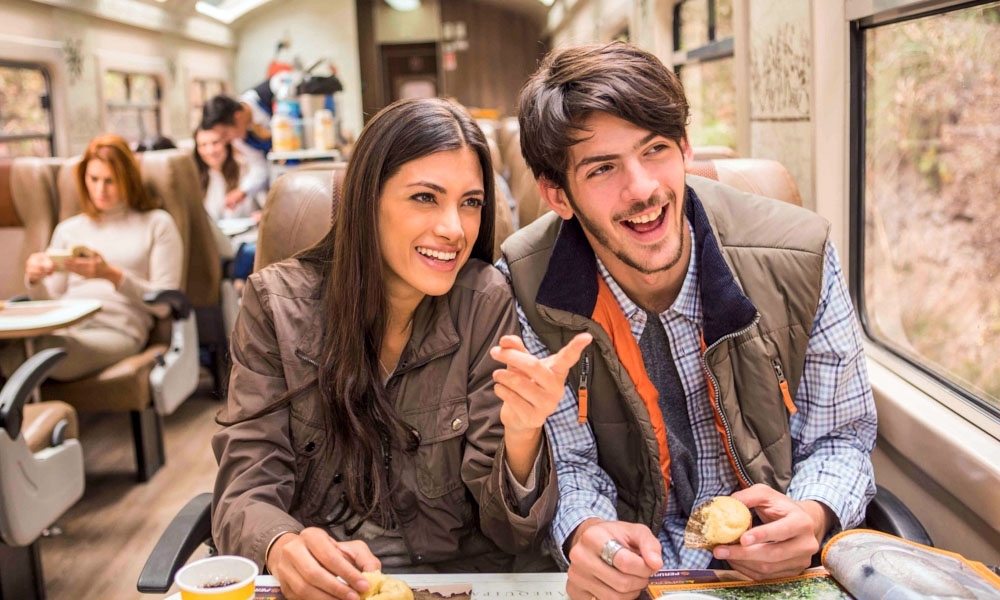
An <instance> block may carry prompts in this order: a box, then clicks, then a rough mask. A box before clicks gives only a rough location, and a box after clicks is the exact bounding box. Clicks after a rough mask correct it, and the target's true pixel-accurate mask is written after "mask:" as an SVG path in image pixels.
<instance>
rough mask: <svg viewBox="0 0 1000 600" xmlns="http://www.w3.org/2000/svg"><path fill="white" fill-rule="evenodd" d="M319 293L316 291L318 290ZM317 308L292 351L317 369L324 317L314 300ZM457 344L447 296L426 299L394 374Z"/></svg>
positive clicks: (423, 301) (418, 309)
mask: <svg viewBox="0 0 1000 600" xmlns="http://www.w3.org/2000/svg"><path fill="white" fill-rule="evenodd" d="M317 292H318V290H317ZM313 306H315V307H316V309H315V310H313V311H312V312H313V315H312V320H311V322H310V325H309V327H308V328H307V329H306V330H305V331H303V332H302V337H301V338H300V339H299V343H298V345H297V346H296V349H295V355H296V356H297V357H299V358H300V359H302V360H305V361H306V362H309V363H311V364H313V365H314V366H317V367H318V366H319V362H320V341H321V339H322V334H323V326H324V325H323V314H322V311H321V310H319V306H320V304H319V297H318V296H317V297H316V301H315V304H314V305H313ZM459 343H460V338H459V335H458V330H456V329H455V321H454V319H453V318H452V316H451V310H450V307H449V303H448V294H445V295H444V296H426V297H425V298H424V299H423V300H422V301H421V302H420V304H419V305H418V306H417V310H416V312H415V313H414V314H413V332H412V333H411V334H410V341H409V342H407V344H406V347H405V348H404V349H403V353H402V355H401V356H400V358H399V367H398V368H397V369H396V372H400V373H401V372H403V371H406V370H409V369H410V368H412V367H414V366H418V365H421V364H423V363H425V362H427V361H429V360H431V359H433V358H437V357H438V356H441V355H444V354H447V353H449V352H454V350H455V349H456V348H458V345H459Z"/></svg>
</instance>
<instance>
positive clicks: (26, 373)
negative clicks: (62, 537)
mask: <svg viewBox="0 0 1000 600" xmlns="http://www.w3.org/2000/svg"><path fill="white" fill-rule="evenodd" d="M65 356H66V351H65V350H63V349H61V348H50V349H46V350H42V351H39V352H38V353H37V354H35V355H33V356H31V357H30V358H29V359H28V360H27V361H25V362H24V363H23V364H22V365H21V366H20V367H18V369H17V370H16V371H15V372H14V373H13V374H12V375H11V377H10V379H9V380H7V382H6V383H5V384H4V386H3V389H2V390H0V562H2V564H3V565H4V567H3V572H2V573H0V590H2V591H0V595H3V594H8V595H3V597H6V598H11V597H16V598H24V599H31V598H43V597H44V592H41V593H39V591H40V590H44V585H45V582H44V578H43V576H42V563H41V560H40V557H39V550H38V539H39V537H40V536H41V535H42V533H43V531H44V530H45V528H47V527H50V526H51V525H52V524H53V523H54V522H55V521H56V519H58V518H59V517H60V516H61V515H62V514H63V513H64V512H66V510H67V509H69V507H71V506H72V505H73V504H74V503H76V501H77V500H79V499H80V497H81V496H83V488H84V467H83V450H82V448H81V447H80V443H79V441H77V440H76V433H77V425H76V411H74V410H73V408H72V407H71V406H69V405H68V404H65V403H62V402H40V403H36V404H27V401H28V398H29V396H30V395H31V394H32V392H33V391H34V389H35V388H36V387H37V386H38V384H39V383H41V381H42V380H43V379H45V377H47V376H48V373H49V371H50V370H51V369H52V367H54V366H55V365H56V364H57V363H58V362H59V361H60V360H62V359H63V358H64V357H65Z"/></svg>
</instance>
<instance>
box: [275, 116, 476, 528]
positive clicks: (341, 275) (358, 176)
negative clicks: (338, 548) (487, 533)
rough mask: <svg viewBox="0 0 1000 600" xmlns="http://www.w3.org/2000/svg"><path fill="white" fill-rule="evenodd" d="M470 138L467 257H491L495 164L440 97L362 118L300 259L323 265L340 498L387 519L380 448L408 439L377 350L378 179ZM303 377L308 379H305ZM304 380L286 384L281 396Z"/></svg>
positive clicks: (325, 368)
mask: <svg viewBox="0 0 1000 600" xmlns="http://www.w3.org/2000/svg"><path fill="white" fill-rule="evenodd" d="M465 147H467V148H471V149H472V150H473V151H474V152H475V153H476V155H477V157H478V158H479V165H480V168H481V169H482V173H483V189H484V191H485V196H484V200H485V205H484V206H483V208H482V218H481V221H480V225H479V235H478V237H477V238H476V243H475V245H474V246H473V249H472V254H471V257H470V258H478V259H480V260H484V261H486V262H491V260H492V253H493V227H494V202H496V199H495V195H494V189H493V167H492V163H491V161H490V151H489V146H487V143H486V138H485V136H484V135H483V133H482V131H481V130H480V129H479V127H478V125H476V123H475V121H473V120H472V118H471V117H470V116H469V115H468V114H467V113H466V112H465V111H464V109H462V108H461V107H457V106H454V105H452V104H450V103H448V102H446V101H444V100H437V99H424V100H403V101H399V102H396V103H394V104H392V105H390V106H388V107H386V108H385V109H383V110H382V111H381V112H379V113H378V114H377V115H375V117H373V118H372V119H371V121H369V122H368V125H366V126H365V129H364V131H362V132H361V136H360V137H359V138H358V142H357V145H356V146H355V149H354V155H353V157H352V158H351V161H350V163H349V164H348V166H347V173H346V175H345V178H344V187H343V193H342V194H341V202H340V204H339V206H337V207H335V208H334V215H335V222H334V225H333V227H332V228H331V230H330V232H329V233H328V234H327V235H326V237H324V238H323V239H322V240H320V241H319V242H318V243H317V244H316V245H314V246H313V247H311V248H309V249H307V250H304V251H303V252H302V253H300V254H299V259H300V260H302V261H305V262H314V263H319V264H322V265H324V268H323V269H322V272H323V283H322V301H321V307H322V309H321V310H323V314H325V315H328V318H326V319H324V320H323V322H324V327H325V328H324V330H323V334H322V337H321V340H322V341H321V346H322V347H321V350H322V351H321V353H320V366H319V377H318V381H317V382H316V385H318V388H319V394H320V396H321V397H322V399H323V402H324V405H325V406H326V407H327V409H328V410H327V411H326V412H327V432H328V435H329V436H330V439H331V443H335V444H336V445H337V446H338V448H339V449H340V454H341V455H342V456H343V464H342V466H343V469H342V472H343V474H344V482H345V483H346V499H347V502H348V503H349V505H350V507H351V509H353V511H354V512H356V513H357V514H359V515H361V516H363V517H364V518H373V519H376V520H378V521H379V522H380V523H383V524H388V523H390V522H391V509H390V502H389V501H388V497H389V481H388V477H387V476H388V473H387V472H386V468H385V462H384V457H385V453H387V452H389V451H390V450H391V449H392V448H395V449H397V450H407V449H411V446H412V436H411V434H410V433H409V430H408V428H406V427H404V425H403V423H402V421H401V420H400V419H399V417H398V415H397V414H396V411H395V409H394V407H393V404H392V401H391V399H390V398H389V397H388V394H387V393H386V390H385V387H384V385H383V383H382V379H381V376H380V373H379V367H378V356H379V352H380V350H381V347H382V338H383V337H384V335H385V331H386V324H387V315H388V303H387V299H386V294H385V288H384V284H383V272H382V251H381V248H380V247H379V243H378V240H379V235H378V226H379V224H378V212H379V210H378V208H379V199H380V198H381V195H382V189H383V186H384V185H385V182H386V181H387V180H388V179H389V178H391V177H392V176H393V175H395V174H396V173H397V172H399V170H400V168H401V167H402V166H403V165H404V164H406V163H408V162H410V161H413V160H416V159H418V158H421V157H424V156H427V155H429V154H433V153H435V152H442V151H446V150H455V149H459V148H465ZM310 387H311V386H310ZM302 391H304V390H294V391H292V392H290V393H289V394H288V397H289V398H288V399H289V401H293V398H292V397H293V396H297V395H298V393H301V392H302Z"/></svg>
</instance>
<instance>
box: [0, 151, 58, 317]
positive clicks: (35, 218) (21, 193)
mask: <svg viewBox="0 0 1000 600" xmlns="http://www.w3.org/2000/svg"><path fill="white" fill-rule="evenodd" d="M55 203H56V186H55V177H54V175H53V173H52V169H51V168H50V167H49V165H48V164H47V163H46V162H45V161H44V160H42V159H38V158H15V159H11V160H3V161H0V245H3V247H4V248H7V249H8V251H7V253H6V254H5V257H4V259H3V260H2V261H0V298H10V297H11V296H17V295H20V294H24V293H26V292H27V291H28V288H27V287H26V286H25V285H24V263H25V261H27V259H28V255H29V254H32V253H33V252H41V251H43V250H45V248H46V246H48V243H49V238H50V237H51V235H52V228H53V227H55Z"/></svg>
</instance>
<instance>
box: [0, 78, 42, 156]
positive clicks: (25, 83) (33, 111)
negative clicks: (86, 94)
mask: <svg viewBox="0 0 1000 600" xmlns="http://www.w3.org/2000/svg"><path fill="white" fill-rule="evenodd" d="M50 88H51V86H50V85H49V76H48V73H46V72H45V70H44V69H42V68H40V67H37V66H32V65H22V64H13V63H2V62H0V157H16V156H52V154H53V150H52V143H53V140H52V129H53V128H52V109H51V107H50V105H49V98H50Z"/></svg>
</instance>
